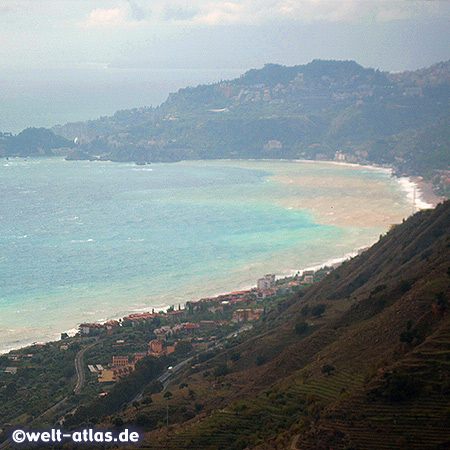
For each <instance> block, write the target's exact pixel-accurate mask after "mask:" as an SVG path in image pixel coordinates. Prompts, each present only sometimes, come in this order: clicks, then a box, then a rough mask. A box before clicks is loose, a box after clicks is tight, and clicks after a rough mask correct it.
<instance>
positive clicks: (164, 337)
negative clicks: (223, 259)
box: [78, 267, 331, 383]
mask: <svg viewBox="0 0 450 450" xmlns="http://www.w3.org/2000/svg"><path fill="white" fill-rule="evenodd" d="M330 271H331V268H328V267H327V268H324V269H320V270H318V271H313V270H305V271H303V272H301V274H300V273H298V274H297V275H296V276H294V277H291V278H282V279H279V280H277V279H276V277H275V275H274V274H267V275H264V276H263V277H261V278H260V279H258V280H257V283H256V287H253V288H251V289H246V290H242V291H236V292H231V293H229V294H222V295H218V296H216V297H208V298H202V299H200V300H196V301H188V302H186V304H185V305H184V307H182V306H181V305H179V306H178V309H175V308H174V307H173V306H172V307H170V308H169V309H168V310H167V311H155V310H152V312H142V313H132V314H129V315H128V316H126V317H123V318H122V319H120V320H110V321H107V322H104V323H82V324H80V325H79V328H78V334H79V335H80V336H86V337H91V336H97V335H100V334H106V335H114V334H115V333H118V332H119V331H120V330H121V329H123V327H131V328H132V327H136V326H139V325H143V324H146V325H149V326H151V328H152V334H153V336H154V338H153V339H151V340H150V341H149V342H148V346H147V349H146V351H145V352H142V351H140V352H134V353H133V354H130V355H119V354H117V355H113V356H112V361H111V362H110V363H109V364H108V366H107V367H106V368H105V367H104V366H103V365H102V364H89V365H88V369H89V371H90V372H91V373H93V374H97V376H98V381H99V382H100V383H110V382H116V381H118V380H120V379H122V378H124V377H126V376H128V375H129V374H130V373H131V372H132V371H133V370H134V369H135V365H136V363H137V362H138V361H139V360H141V359H143V358H144V357H146V356H153V357H156V358H159V357H161V356H166V355H170V354H172V353H174V352H175V350H176V349H177V346H178V345H179V343H180V342H183V343H188V345H189V348H191V349H192V350H194V351H201V350H206V349H208V348H209V347H210V346H211V345H214V343H215V342H216V340H217V339H218V337H217V335H218V334H220V329H221V328H222V327H228V328H229V327H230V326H231V327H233V326H235V325H238V324H239V325H241V324H244V323H249V322H256V321H258V320H260V319H261V318H262V317H263V316H264V314H265V312H266V307H267V304H266V300H270V299H275V298H277V297H279V296H281V295H288V294H292V293H293V292H295V291H296V290H298V289H299V288H300V287H301V286H307V285H309V284H311V283H313V282H314V281H317V280H318V279H320V278H322V277H323V276H325V275H326V274H328V273H329V272H330ZM206 317H208V318H209V319H206ZM228 328H227V329H228ZM124 345H126V342H125V341H124V340H122V339H118V340H117V341H116V343H115V344H114V347H115V348H117V349H118V350H119V349H120V348H121V347H123V346H124Z"/></svg>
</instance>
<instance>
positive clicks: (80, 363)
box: [73, 338, 98, 394]
mask: <svg viewBox="0 0 450 450" xmlns="http://www.w3.org/2000/svg"><path fill="white" fill-rule="evenodd" d="M97 344H98V338H97V339H96V341H95V342H93V343H92V344H90V345H88V346H87V347H84V348H83V349H81V350H80V351H79V352H78V353H77V356H75V370H76V372H77V384H76V385H75V387H74V388H73V392H75V394H79V393H80V392H81V389H83V385H84V360H83V356H84V354H85V353H86V352H87V351H88V350H90V349H91V348H92V347H94V345H97Z"/></svg>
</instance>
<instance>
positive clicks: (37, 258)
mask: <svg viewBox="0 0 450 450" xmlns="http://www.w3.org/2000/svg"><path fill="white" fill-rule="evenodd" d="M0 188H1V192H2V196H1V198H0V308H1V315H0V351H4V350H6V349H9V348H15V347H19V346H22V345H25V344H27V343H31V342H33V341H42V340H50V339H54V338H57V337H58V336H59V333H60V332H62V331H67V330H71V329H74V328H76V327H77V325H78V324H79V323H81V322H84V321H89V322H90V321H99V320H106V319H111V318H117V317H122V316H124V315H126V314H129V313H130V312H133V311H148V310H151V309H152V308H162V307H166V306H168V305H171V304H175V305H178V303H184V302H185V301H188V300H197V299H199V298H201V297H204V296H210V295H214V294H218V293H222V292H227V291H231V290H235V289H238V288H242V287H250V286H253V285H255V284H256V279H257V278H258V277H260V276H261V275H263V274H265V273H269V272H270V273H276V274H277V275H283V274H290V273H292V271H295V270H299V269H304V268H306V267H311V266H316V265H319V264H321V263H324V262H326V261H331V260H334V259H338V258H342V257H344V256H345V255H348V254H351V253H353V252H355V251H356V250H357V249H358V248H361V247H364V246H368V245H370V244H371V243H373V242H374V241H376V240H377V239H378V236H379V234H380V233H382V232H385V231H386V230H387V229H388V228H389V226H390V225H391V224H392V223H396V222H399V221H401V219H402V218H403V217H406V216H407V215H409V214H410V213H411V211H412V210H411V204H410V203H409V201H408V200H407V199H406V195H405V192H404V191H403V190H402V188H401V186H400V184H399V183H398V182H397V181H396V180H395V179H393V178H391V177H390V176H389V174H388V173H387V172H386V171H379V170H372V169H370V168H363V167H351V166H345V165H336V164H332V163H311V162H303V163H302V162H282V161H259V162H256V161H203V162H184V163H177V164H153V165H150V166H149V165H147V166H136V165H132V164H117V163H106V162H105V163H100V162H95V163H89V162H78V161H77V162H68V161H63V160H61V159H59V158H51V159H28V160H24V159H12V160H9V161H6V160H3V161H2V163H1V165H0Z"/></svg>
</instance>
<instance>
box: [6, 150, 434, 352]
mask: <svg viewBox="0 0 450 450" xmlns="http://www.w3.org/2000/svg"><path fill="white" fill-rule="evenodd" d="M208 161H209V160H200V161H198V162H202V163H208ZM220 161H223V162H227V161H229V162H238V161H252V162H258V161H267V162H275V161H278V162H289V163H306V162H308V163H310V164H311V163H321V164H323V163H326V164H333V165H342V166H350V167H359V168H365V169H369V170H376V171H379V172H383V173H385V174H391V175H392V169H391V168H387V167H379V166H375V165H361V164H354V163H346V162H341V161H315V160H284V159H278V160H272V159H268V160H261V159H245V160H237V159H224V160H220ZM192 162H194V161H192ZM214 162H217V161H214ZM188 163H191V161H188ZM395 178H396V180H397V181H398V183H399V185H400V188H401V189H402V191H403V192H404V193H405V195H406V199H407V200H408V203H410V204H411V205H412V207H413V208H414V209H415V210H414V211H413V212H414V213H415V212H416V211H417V210H420V209H428V208H433V207H435V206H436V205H437V204H438V203H440V201H442V199H441V198H439V197H437V196H436V195H435V194H434V192H433V190H432V187H431V185H430V184H429V183H426V182H425V181H424V180H423V178H421V177H403V178H401V177H395ZM414 193H415V194H414ZM364 248H367V246H362V247H360V248H358V249H356V250H355V251H353V252H350V253H346V254H345V255H343V256H341V257H337V258H332V259H329V260H327V261H325V262H319V263H317V264H314V265H312V266H309V267H305V268H301V269H289V270H285V271H284V272H283V273H281V274H279V275H278V276H277V277H276V278H277V280H279V279H283V278H286V277H290V276H293V275H294V274H296V273H302V272H304V271H306V270H318V269H320V268H323V267H326V266H333V265H334V264H340V263H342V262H343V261H345V260H347V259H349V258H351V257H354V256H356V255H357V254H358V253H359V252H360V251H361V250H362V249H364ZM260 276H262V274H260ZM252 287H254V286H248V285H246V286H244V287H238V288H233V287H232V288H230V289H229V290H228V291H225V292H220V293H218V294H217V293H216V294H213V296H218V295H227V294H229V293H230V292H233V291H242V290H249V289H251V288H252ZM180 300H181V299H180ZM185 302H186V301H184V302H183V301H180V302H176V303H181V304H183V305H184V304H185ZM171 306H173V305H170V304H167V305H163V306H158V307H150V310H152V309H154V310H155V312H161V311H166V310H167V309H169V308H170V307H171ZM148 309H149V308H146V307H142V308H139V310H137V309H130V310H128V311H127V313H129V314H133V313H138V312H141V311H145V310H148ZM121 314H123V313H121ZM121 314H119V315H118V316H111V317H109V318H108V319H103V318H102V319H100V320H99V321H98V323H103V322H107V321H108V320H117V319H121V318H123V316H122V315H121ZM103 317H104V316H103ZM77 331H78V329H77V328H71V329H69V330H63V331H60V332H58V333H55V334H54V336H53V337H50V336H47V338H44V340H43V341H32V342H23V343H20V344H18V346H15V345H14V344H12V345H11V347H9V348H7V349H5V350H2V351H1V352H0V354H7V353H9V352H11V351H14V350H19V349H22V348H26V347H28V346H30V345H34V344H36V343H49V342H58V341H59V340H60V339H58V335H60V334H61V333H68V334H69V335H73V334H76V332H77Z"/></svg>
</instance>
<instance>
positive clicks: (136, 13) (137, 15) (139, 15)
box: [127, 0, 147, 21]
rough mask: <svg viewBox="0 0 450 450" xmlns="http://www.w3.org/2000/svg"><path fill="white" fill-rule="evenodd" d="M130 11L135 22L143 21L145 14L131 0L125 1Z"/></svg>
mask: <svg viewBox="0 0 450 450" xmlns="http://www.w3.org/2000/svg"><path fill="white" fill-rule="evenodd" d="M127 2H128V5H129V7H130V10H131V16H132V17H133V19H135V20H137V21H141V20H145V19H146V18H147V13H146V12H145V11H144V10H143V9H142V8H141V7H140V6H139V5H138V4H137V3H136V2H135V1H133V0H127Z"/></svg>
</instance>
